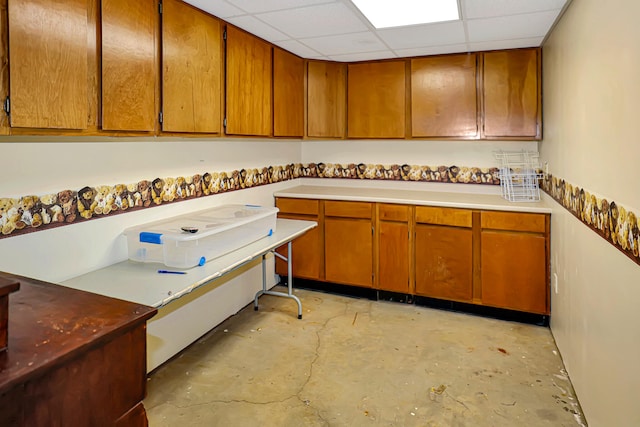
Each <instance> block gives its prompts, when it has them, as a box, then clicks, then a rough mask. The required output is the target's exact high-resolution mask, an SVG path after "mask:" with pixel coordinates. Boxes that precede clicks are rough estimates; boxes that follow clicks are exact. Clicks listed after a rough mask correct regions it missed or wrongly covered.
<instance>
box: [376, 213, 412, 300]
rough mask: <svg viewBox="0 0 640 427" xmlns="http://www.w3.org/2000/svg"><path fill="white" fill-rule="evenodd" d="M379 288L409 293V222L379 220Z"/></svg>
mask: <svg viewBox="0 0 640 427" xmlns="http://www.w3.org/2000/svg"><path fill="white" fill-rule="evenodd" d="M378 239H379V240H378V288H379V289H381V290H385V291H392V292H401V293H405V294H407V293H409V292H410V291H409V264H410V262H409V261H410V259H411V253H410V252H411V251H410V241H409V224H408V223H407V222H391V221H380V222H378Z"/></svg>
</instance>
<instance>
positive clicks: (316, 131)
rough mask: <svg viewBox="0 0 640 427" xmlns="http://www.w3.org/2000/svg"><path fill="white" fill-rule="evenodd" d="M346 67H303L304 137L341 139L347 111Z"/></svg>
mask: <svg viewBox="0 0 640 427" xmlns="http://www.w3.org/2000/svg"><path fill="white" fill-rule="evenodd" d="M346 79H347V65H346V64H343V63H338V62H320V61H309V63H308V64H307V136H310V137H316V138H343V137H344V136H345V123H346V111H347V106H346V105H347V104H346V102H347V86H346V82H347V80H346Z"/></svg>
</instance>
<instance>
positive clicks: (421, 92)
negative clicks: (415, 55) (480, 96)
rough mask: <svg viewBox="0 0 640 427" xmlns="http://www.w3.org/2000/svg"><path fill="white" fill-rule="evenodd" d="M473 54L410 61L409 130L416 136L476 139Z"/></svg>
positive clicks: (475, 90) (476, 123)
mask: <svg viewBox="0 0 640 427" xmlns="http://www.w3.org/2000/svg"><path fill="white" fill-rule="evenodd" d="M476 71H477V66H476V54H472V53H470V54H463V55H447V56H433V57H428V58H420V59H412V60H411V130H412V132H411V133H412V136H417V137H456V136H458V137H476V136H478V107H477V89H476Z"/></svg>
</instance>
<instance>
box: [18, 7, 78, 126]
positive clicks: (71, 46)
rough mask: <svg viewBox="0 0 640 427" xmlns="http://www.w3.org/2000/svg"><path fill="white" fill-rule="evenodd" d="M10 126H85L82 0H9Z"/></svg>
mask: <svg viewBox="0 0 640 427" xmlns="http://www.w3.org/2000/svg"><path fill="white" fill-rule="evenodd" d="M8 15H9V18H8V24H9V25H8V27H9V64H10V74H11V75H10V78H9V96H10V98H11V121H10V125H11V126H12V127H22V128H47V129H51V128H55V129H86V128H87V127H88V119H87V117H88V92H89V84H88V60H87V56H88V53H87V51H88V47H87V46H88V45H87V40H88V28H87V27H88V24H87V15H88V5H87V1H86V0H67V1H64V2H59V1H58V2H52V1H49V0H11V1H9V7H8Z"/></svg>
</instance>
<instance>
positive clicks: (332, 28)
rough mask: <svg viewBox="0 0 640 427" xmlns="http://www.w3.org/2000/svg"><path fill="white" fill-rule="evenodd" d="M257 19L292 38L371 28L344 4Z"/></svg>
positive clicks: (291, 10)
mask: <svg viewBox="0 0 640 427" xmlns="http://www.w3.org/2000/svg"><path fill="white" fill-rule="evenodd" d="M256 16H257V17H258V18H259V19H261V20H262V21H264V22H266V23H268V24H269V25H271V26H272V27H274V28H277V29H279V30H280V31H282V32H283V33H285V34H288V35H289V36H291V38H305V37H318V36H326V35H330V34H346V33H355V32H358V31H365V30H367V29H368V27H367V26H366V25H365V24H364V22H362V21H361V20H360V18H359V17H358V16H357V15H356V14H355V13H354V12H352V11H351V10H350V9H349V8H347V7H346V6H345V5H343V4H341V3H330V4H325V5H319V6H309V7H303V8H298V9H290V10H283V11H280V12H270V13H261V14H259V15H256Z"/></svg>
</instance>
